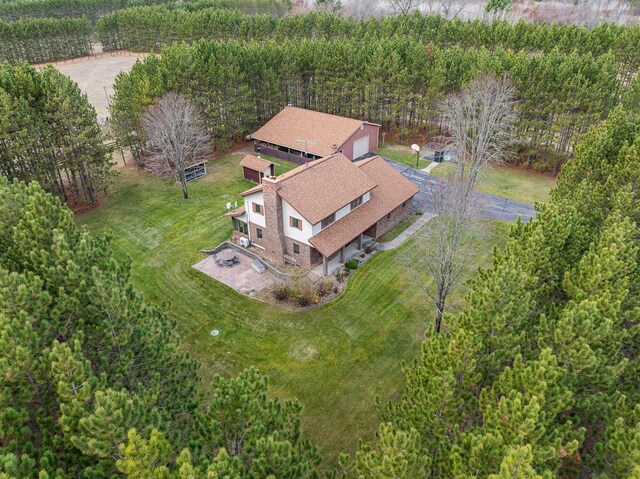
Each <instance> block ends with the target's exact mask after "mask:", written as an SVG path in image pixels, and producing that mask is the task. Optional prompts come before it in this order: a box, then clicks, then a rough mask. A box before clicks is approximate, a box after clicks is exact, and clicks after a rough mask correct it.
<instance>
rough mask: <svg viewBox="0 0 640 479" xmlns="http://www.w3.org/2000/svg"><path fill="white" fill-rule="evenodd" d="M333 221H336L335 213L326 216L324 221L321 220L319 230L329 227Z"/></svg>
mask: <svg viewBox="0 0 640 479" xmlns="http://www.w3.org/2000/svg"><path fill="white" fill-rule="evenodd" d="M335 220H336V214H335V213H331V214H330V215H329V216H327V217H326V218H325V219H323V220H322V222H321V223H320V229H325V228H326V227H327V226H329V225H330V224H331V223H333V222H334V221H335Z"/></svg>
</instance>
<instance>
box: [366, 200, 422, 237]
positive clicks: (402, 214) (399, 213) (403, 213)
mask: <svg viewBox="0 0 640 479" xmlns="http://www.w3.org/2000/svg"><path fill="white" fill-rule="evenodd" d="M412 211H413V198H411V199H409V200H407V201H406V202H405V206H402V205H400V206H398V207H397V208H396V209H394V210H393V211H391V214H390V216H389V218H387V217H386V216H385V217H384V218H382V219H381V220H379V221H378V222H377V223H376V224H375V225H374V226H373V227H372V228H375V234H374V235H373V237H374V238H378V237H379V236H382V235H383V234H385V233H386V232H387V231H389V230H390V229H391V228H393V227H394V226H395V225H397V224H398V223H399V222H400V221H402V220H403V219H404V218H406V217H407V216H409V215H410V214H411V212H412ZM372 228H369V230H371V229H372ZM369 230H367V231H369ZM365 234H369V233H367V232H365Z"/></svg>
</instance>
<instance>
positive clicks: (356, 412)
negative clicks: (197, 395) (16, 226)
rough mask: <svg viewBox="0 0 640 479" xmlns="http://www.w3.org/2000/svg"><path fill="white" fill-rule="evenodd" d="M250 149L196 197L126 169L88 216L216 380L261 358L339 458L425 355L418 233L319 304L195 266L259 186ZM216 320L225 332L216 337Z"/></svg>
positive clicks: (498, 237) (195, 188)
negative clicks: (248, 167) (412, 267)
mask: <svg viewBox="0 0 640 479" xmlns="http://www.w3.org/2000/svg"><path fill="white" fill-rule="evenodd" d="M241 158H242V154H235V155H228V156H225V157H222V158H220V159H218V160H215V161H214V162H212V163H211V164H210V165H209V168H208V171H209V174H208V176H207V177H205V178H203V179H200V180H197V181H195V182H193V183H190V184H189V192H190V196H191V198H190V199H189V200H187V201H184V200H182V195H181V190H180V186H179V185H178V184H175V183H174V182H172V181H169V180H163V179H159V178H154V177H151V176H149V175H147V174H145V173H142V172H138V171H135V170H133V169H131V168H126V167H125V168H122V169H121V172H120V175H119V177H118V178H117V179H116V184H115V186H114V188H113V191H112V193H111V195H110V196H109V198H108V199H107V200H106V202H105V204H104V205H103V206H102V207H100V208H99V209H97V210H95V211H92V212H90V213H86V214H84V215H82V216H80V217H79V218H78V222H79V223H81V224H84V225H87V226H88V227H89V228H90V229H91V230H92V231H94V232H104V231H107V230H109V231H111V232H112V235H113V238H114V240H113V241H114V246H115V248H116V252H117V254H118V255H120V256H122V257H129V258H130V259H131V264H132V276H133V281H134V283H135V285H136V286H137V287H138V288H139V289H140V290H141V291H142V292H143V293H144V294H145V296H146V298H147V300H148V301H150V302H153V303H157V304H160V303H166V304H167V305H168V307H169V313H170V315H171V316H172V317H173V318H175V319H176V321H177V323H178V331H176V334H179V335H180V336H181V337H182V339H183V341H184V343H185V346H186V347H187V348H188V350H189V351H190V352H191V354H193V355H194V356H195V357H196V358H197V359H198V360H199V361H200V362H201V364H202V369H201V376H202V378H203V380H204V381H203V387H204V388H205V390H206V387H207V383H208V380H209V379H210V378H211V377H212V376H213V375H214V374H222V375H233V374H236V373H238V372H239V371H241V370H242V369H243V368H245V367H248V366H251V365H255V366H257V367H258V368H260V369H261V370H262V371H264V372H265V373H266V374H268V376H269V378H270V384H271V392H272V394H274V395H277V396H279V397H282V398H298V399H299V400H300V401H301V402H302V404H303V405H304V407H305V409H304V412H303V430H304V434H305V435H306V436H307V437H309V438H310V439H311V440H312V441H314V442H315V443H317V444H318V445H319V446H320V449H321V452H322V454H323V455H324V456H325V458H326V460H327V465H328V466H335V465H336V460H337V455H338V453H339V452H344V451H352V450H353V449H354V448H355V446H356V442H357V438H358V437H364V438H372V437H373V434H374V431H375V429H376V427H377V424H378V422H379V417H378V414H377V411H376V408H375V406H374V397H375V396H376V395H379V396H380V397H381V398H382V399H384V400H387V399H392V398H393V397H395V396H396V395H397V394H399V391H400V388H401V385H402V375H401V367H400V363H401V361H402V360H411V359H413V358H414V357H416V356H417V355H418V354H419V350H420V342H421V339H422V335H423V331H424V330H425V325H426V324H428V322H429V321H430V318H431V316H432V312H431V309H430V308H429V307H426V306H425V304H424V303H422V302H421V301H419V300H416V294H415V293H416V291H415V289H414V286H413V282H412V278H411V275H410V273H409V272H408V271H407V269H406V268H405V267H404V266H403V261H402V258H403V257H404V256H403V255H404V254H406V253H407V252H408V251H409V250H410V248H411V241H408V242H407V243H405V244H404V245H403V246H402V247H400V248H398V249H396V250H394V251H390V252H383V253H378V254H377V255H376V256H375V257H374V258H373V259H372V260H371V261H370V262H369V263H367V264H366V265H364V266H363V267H362V268H360V269H359V270H358V271H357V272H356V273H355V274H354V275H353V276H352V278H351V280H350V283H349V286H348V288H347V290H346V291H345V293H344V294H343V295H342V296H341V297H340V298H338V299H337V300H336V301H334V302H333V303H330V304H328V305H326V306H324V307H322V308H319V309H317V310H314V311H309V312H305V313H290V312H285V311H282V310H280V309H278V308H276V307H274V306H270V305H267V304H264V303H261V302H258V301H256V300H252V299H249V298H247V297H244V296H242V295H240V294H238V293H236V292H235V291H233V290H231V289H230V288H228V287H226V286H224V285H222V284H221V283H218V282H216V281H215V280H213V279H211V278H209V277H208V276H206V275H204V274H202V273H200V272H199V271H196V270H195V269H193V268H192V265H193V264H195V263H196V262H197V261H199V260H200V259H202V258H203V256H202V254H201V253H200V252H199V250H200V249H201V248H208V247H213V246H216V245H217V244H219V243H220V242H221V241H223V240H225V239H227V238H228V237H229V236H230V234H231V225H230V221H228V220H229V219H228V218H224V217H223V215H224V213H225V212H226V210H225V204H226V203H227V202H228V201H231V202H232V203H233V202H234V201H235V200H236V199H238V201H239V203H241V201H240V198H238V197H237V193H239V192H241V191H243V190H244V189H246V188H248V187H250V186H251V184H250V183H249V182H247V181H245V180H243V179H242V177H241V171H240V167H239V166H238V163H239V161H240V159H241ZM279 163H280V164H281V165H282V168H283V169H289V168H291V167H293V166H295V165H289V164H284V163H285V162H279ZM488 225H489V228H490V230H491V232H492V235H491V237H490V238H488V240H487V241H486V242H485V243H483V244H482V245H479V246H478V248H479V250H478V254H479V259H478V263H477V265H481V264H485V263H486V261H487V259H488V258H489V255H490V254H491V250H492V248H493V246H494V245H495V244H498V245H499V244H502V243H503V241H504V238H505V237H506V231H507V226H506V225H505V224H502V223H495V222H494V223H488ZM474 266H475V265H474ZM473 270H475V267H474V268H473ZM454 300H455V301H460V299H459V298H454ZM212 329H219V330H220V331H221V334H220V336H218V337H216V338H213V337H211V336H210V334H209V331H210V330H212Z"/></svg>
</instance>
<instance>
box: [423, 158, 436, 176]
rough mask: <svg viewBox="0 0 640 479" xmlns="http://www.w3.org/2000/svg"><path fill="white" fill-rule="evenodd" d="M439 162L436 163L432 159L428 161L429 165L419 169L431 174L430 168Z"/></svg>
mask: <svg viewBox="0 0 640 479" xmlns="http://www.w3.org/2000/svg"><path fill="white" fill-rule="evenodd" d="M439 164H440V163H436V162H435V161H432V162H431V163H429V166H427V167H426V168H422V170H420V171H424V172H425V173H429V174H431V170H433V169H434V168H435V167H436V166H438V165H439Z"/></svg>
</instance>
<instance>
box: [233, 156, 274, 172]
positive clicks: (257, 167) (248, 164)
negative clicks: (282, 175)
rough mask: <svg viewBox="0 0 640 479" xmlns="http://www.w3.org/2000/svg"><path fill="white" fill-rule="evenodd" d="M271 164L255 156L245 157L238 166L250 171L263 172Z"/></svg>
mask: <svg viewBox="0 0 640 479" xmlns="http://www.w3.org/2000/svg"><path fill="white" fill-rule="evenodd" d="M271 165H273V163H272V162H271V161H268V160H265V159H264V158H260V157H258V156H255V155H246V156H245V157H244V158H243V159H242V161H241V162H240V166H244V167H245V168H249V169H250V170H254V171H259V172H263V171H264V170H266V169H267V168H269V167H270V166H271Z"/></svg>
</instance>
